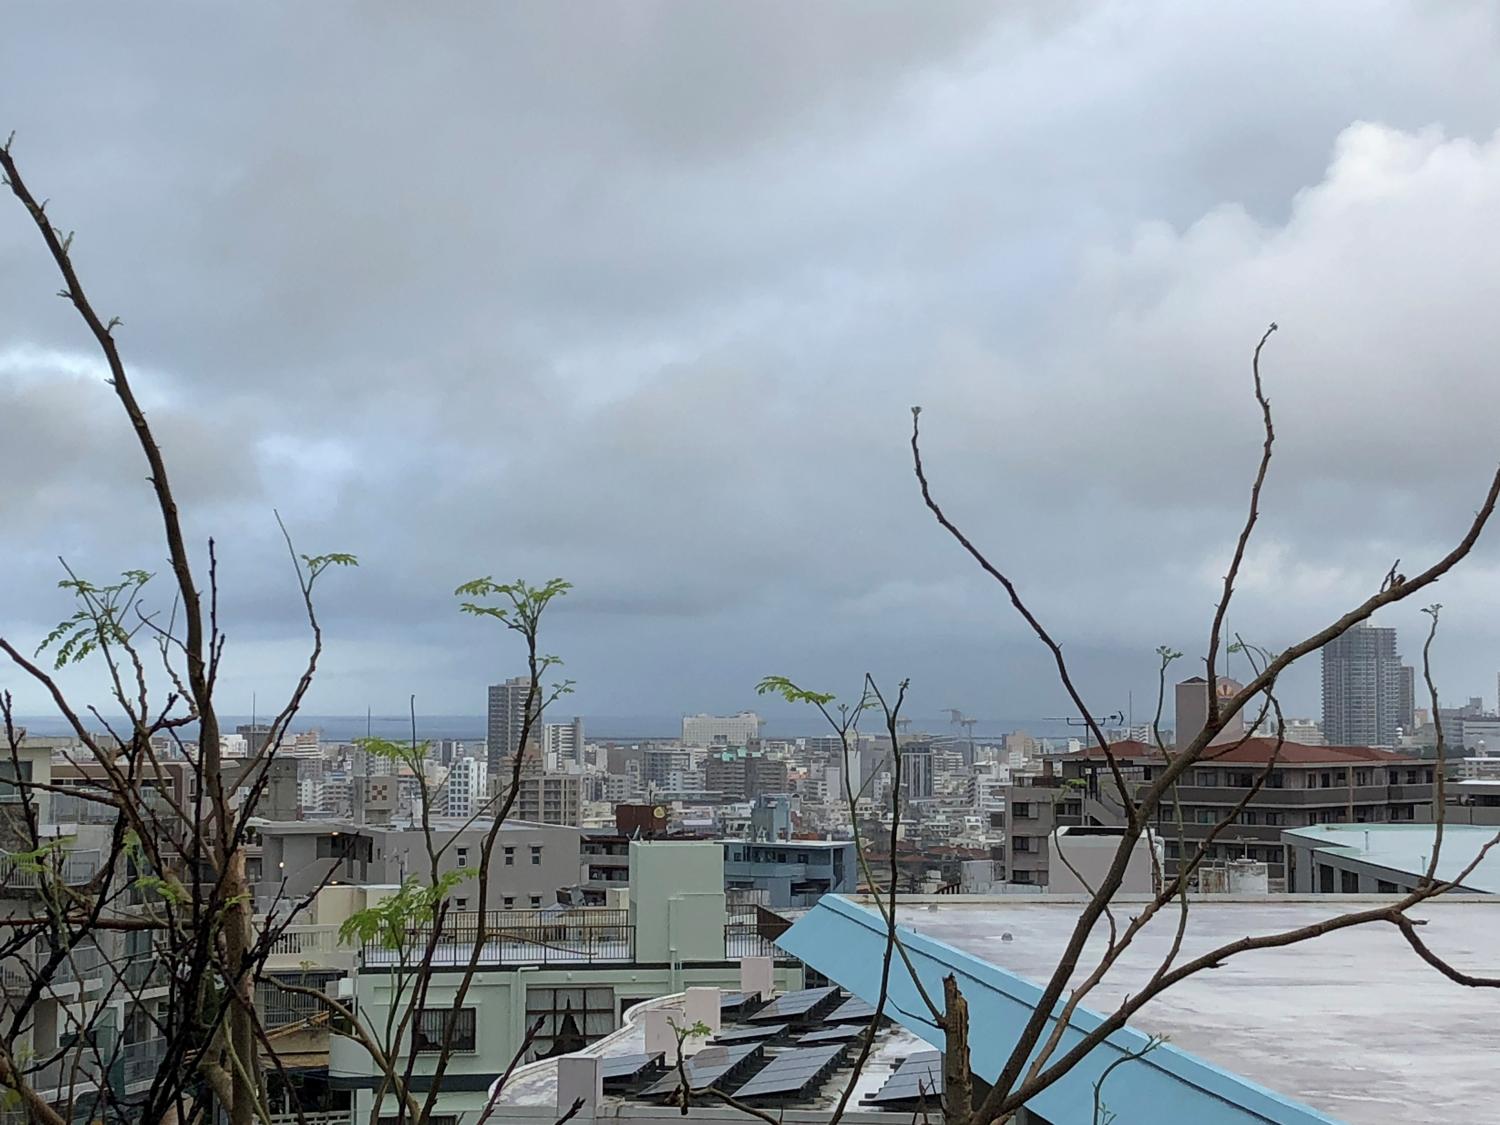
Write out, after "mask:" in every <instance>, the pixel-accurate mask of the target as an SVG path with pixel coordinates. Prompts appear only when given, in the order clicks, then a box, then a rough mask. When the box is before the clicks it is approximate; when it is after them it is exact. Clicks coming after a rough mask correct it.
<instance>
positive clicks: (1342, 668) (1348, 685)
mask: <svg viewBox="0 0 1500 1125" xmlns="http://www.w3.org/2000/svg"><path fill="white" fill-rule="evenodd" d="M1401 681H1402V672H1401V657H1400V656H1399V655H1398V654H1397V652H1396V630H1394V629H1385V628H1381V627H1380V626H1377V625H1371V624H1369V623H1368V622H1364V623H1361V624H1359V625H1356V626H1355V627H1354V628H1352V629H1350V630H1349V631H1348V632H1347V633H1345V634H1344V635H1343V636H1341V637H1336V638H1335V639H1333V640H1331V641H1329V642H1328V643H1327V644H1326V645H1324V646H1323V738H1324V741H1326V742H1327V743H1328V744H1329V745H1330V746H1394V745H1395V744H1396V728H1397V727H1398V726H1400V725H1401V718H1402V716H1401V710H1402V698H1401V697H1402V690H1401V687H1402V683H1401Z"/></svg>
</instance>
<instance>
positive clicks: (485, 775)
mask: <svg viewBox="0 0 1500 1125" xmlns="http://www.w3.org/2000/svg"><path fill="white" fill-rule="evenodd" d="M489 779H490V765H489V763H488V762H487V761H485V760H484V759H483V758H454V759H453V763H452V765H450V766H449V767H448V785H447V797H448V815H449V816H473V815H474V814H475V813H476V812H478V811H479V808H480V806H481V805H482V804H483V802H484V800H485V797H486V796H487V795H488V793H489Z"/></svg>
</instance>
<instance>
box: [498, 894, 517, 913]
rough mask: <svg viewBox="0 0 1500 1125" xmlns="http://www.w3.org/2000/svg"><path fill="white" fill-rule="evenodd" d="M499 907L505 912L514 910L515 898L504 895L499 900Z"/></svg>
mask: <svg viewBox="0 0 1500 1125" xmlns="http://www.w3.org/2000/svg"><path fill="white" fill-rule="evenodd" d="M500 905H501V906H502V907H503V908H504V909H506V910H514V909H515V908H516V896H515V895H506V896H505V897H504V898H502V899H501V900H500Z"/></svg>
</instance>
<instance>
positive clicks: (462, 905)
mask: <svg viewBox="0 0 1500 1125" xmlns="http://www.w3.org/2000/svg"><path fill="white" fill-rule="evenodd" d="M453 909H454V910H460V911H466V910H468V909H469V900H468V899H467V898H464V897H459V898H456V899H454V900H453Z"/></svg>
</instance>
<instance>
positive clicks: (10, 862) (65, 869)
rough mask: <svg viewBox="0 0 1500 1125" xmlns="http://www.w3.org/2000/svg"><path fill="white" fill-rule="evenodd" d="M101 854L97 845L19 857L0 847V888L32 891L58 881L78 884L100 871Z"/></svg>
mask: <svg viewBox="0 0 1500 1125" xmlns="http://www.w3.org/2000/svg"><path fill="white" fill-rule="evenodd" d="M102 863H103V856H102V855H101V854H100V852H99V850H98V849H97V848H87V849H77V850H73V851H64V850H61V849H55V850H53V851H51V852H48V853H46V854H44V855H42V856H40V857H38V858H35V859H32V858H27V859H21V858H18V857H17V856H16V855H15V854H14V853H11V852H5V851H0V892H4V891H34V890H37V889H39V888H40V887H42V886H43V885H51V884H54V883H58V882H61V883H62V884H63V885H65V886H69V887H77V886H82V885H83V884H84V883H87V882H88V881H89V880H90V879H92V878H93V877H94V876H95V875H97V874H99V868H100V866H101V864H102Z"/></svg>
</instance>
